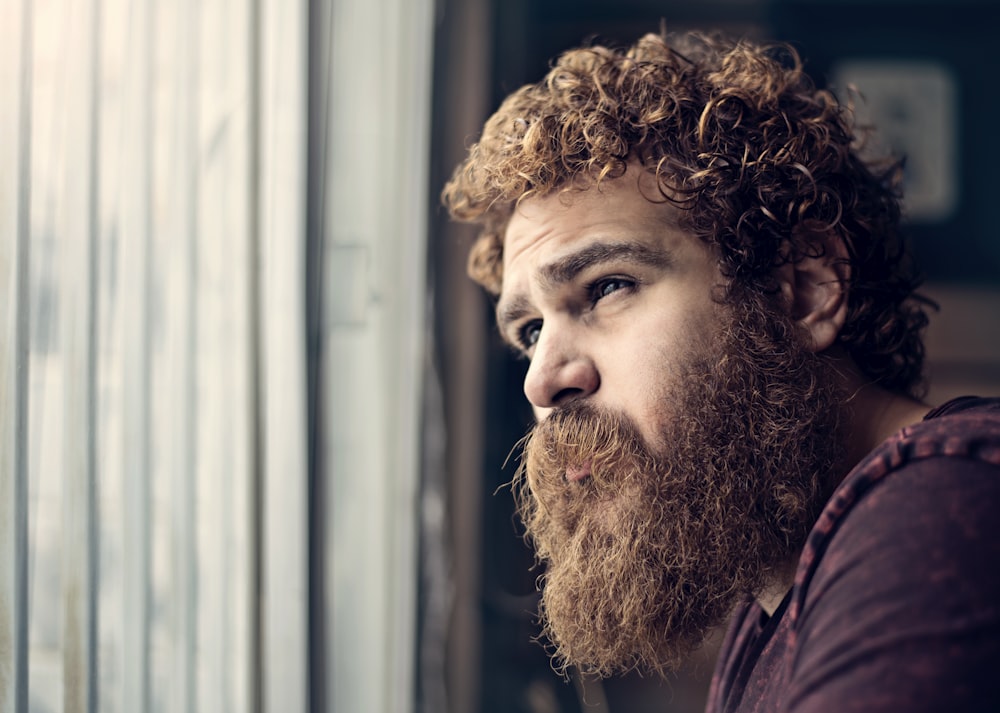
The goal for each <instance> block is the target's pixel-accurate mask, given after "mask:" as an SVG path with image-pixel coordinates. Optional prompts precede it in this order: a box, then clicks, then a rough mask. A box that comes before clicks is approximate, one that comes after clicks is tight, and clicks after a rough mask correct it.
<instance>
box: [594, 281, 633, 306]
mask: <svg viewBox="0 0 1000 713" xmlns="http://www.w3.org/2000/svg"><path fill="white" fill-rule="evenodd" d="M633 285H635V283H634V282H633V281H632V280H627V279H625V278H624V277H605V278H602V279H600V280H597V281H596V282H594V283H593V284H592V285H591V286H590V301H591V302H592V303H594V304H596V303H597V302H598V301H599V300H602V299H604V298H605V297H607V296H608V295H610V294H612V293H613V292H617V291H618V290H624V289H628V288H630V287H632V286H633Z"/></svg>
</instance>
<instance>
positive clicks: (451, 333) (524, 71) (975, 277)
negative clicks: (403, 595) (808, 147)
mask: <svg viewBox="0 0 1000 713" xmlns="http://www.w3.org/2000/svg"><path fill="white" fill-rule="evenodd" d="M998 9H1000V8H998V4H997V3H996V2H993V1H987V0H979V1H972V0H938V1H936V2H903V1H887V0H882V1H880V2H861V1H860V0H841V1H839V2H834V1H830V0H824V1H810V0H798V1H791V0H775V1H771V2H767V1H764V0H741V1H737V0H729V1H721V0H702V1H700V2H693V1H691V0H688V1H686V2H670V1H666V0H464V1H463V0H446V1H445V2H443V3H441V5H440V7H439V17H438V27H437V33H438V34H437V40H436V42H437V46H436V66H435V78H436V91H435V105H434V112H435V113H434V124H433V125H434V136H433V143H432V156H433V159H432V161H433V165H432V186H433V187H435V188H438V187H440V186H442V185H443V183H444V182H445V181H446V180H447V177H448V175H449V174H450V172H451V171H452V170H453V168H454V166H455V165H456V164H457V163H458V162H459V161H460V160H461V158H462V156H463V154H464V151H465V149H467V147H468V146H469V145H470V144H471V143H472V142H473V141H474V140H475V137H476V136H477V134H478V131H479V127H480V126H481V124H482V122H483V121H484V120H485V118H486V117H487V116H488V115H489V113H491V112H492V111H493V110H494V109H495V108H496V106H497V105H498V104H499V103H500V101H501V100H502V99H503V97H505V96H506V95H507V94H508V93H509V92H511V91H513V90H514V89H516V88H518V87H519V86H521V85H522V84H524V83H526V82H532V81H536V80H538V79H540V78H541V77H542V76H543V75H544V73H545V72H546V71H547V69H548V66H549V63H550V61H551V60H552V58H554V57H555V56H557V55H558V54H559V53H560V52H562V51H564V50H566V49H568V48H571V47H574V46H577V45H579V44H581V43H583V42H589V41H591V40H596V41H598V42H600V43H610V44H614V45H626V44H630V43H631V42H632V41H634V40H635V39H636V38H638V37H639V36H641V35H642V34H644V33H647V32H656V31H658V30H659V28H660V25H661V22H664V23H665V24H666V27H667V29H668V30H670V31H680V30H686V29H722V30H725V31H728V32H730V33H733V34H737V35H743V36H749V37H754V38H757V39H770V40H780V41H786V42H789V43H791V44H792V45H793V46H795V47H796V48H797V49H798V51H799V52H800V54H801V55H802V57H803V59H804V61H805V64H806V69H807V71H808V72H809V73H810V74H811V75H812V76H813V78H814V80H815V81H816V82H817V84H819V85H820V86H826V85H828V84H831V83H833V84H836V83H838V82H843V81H845V79H846V80H850V81H854V80H855V79H856V80H857V84H858V85H859V87H861V89H862V91H863V92H864V85H865V81H867V80H871V82H872V83H871V84H870V86H871V87H872V89H871V90H870V91H867V92H864V93H865V97H866V99H868V100H869V101H870V103H871V110H872V119H873V120H874V121H876V122H880V123H883V124H888V125H889V131H888V132H887V135H886V137H885V138H886V141H887V143H888V144H889V145H890V146H891V147H892V148H893V149H894V150H896V151H900V152H904V153H907V154H909V155H910V156H911V162H910V164H909V168H908V171H910V175H908V176H907V190H908V191H909V195H910V196H911V199H910V200H909V202H907V204H906V208H907V211H908V219H907V230H908V235H909V236H910V239H911V242H912V246H913V249H914V253H915V255H916V257H917V260H918V263H919V264H920V265H921V266H922V269H923V271H924V274H925V275H926V279H927V292H928V293H929V294H931V296H933V297H935V298H936V299H937V300H938V301H939V302H940V303H941V304H942V307H943V309H942V312H941V316H940V317H936V318H935V322H934V323H933V324H932V329H931V334H930V335H929V346H928V351H929V356H930V362H931V363H930V370H931V375H932V377H933V378H934V379H935V382H934V384H935V385H934V387H933V389H932V391H931V400H932V401H941V400H944V399H945V398H948V397H950V396H952V395H955V394H957V393H961V392H965V391H978V392H980V393H984V394H985V393H987V392H989V393H998V392H1000V356H998V354H1000V342H998V340H1000V337H998V336H997V335H998V334H1000V329H998V326H1000V298H998V289H1000V239H998V237H997V235H996V231H995V229H994V225H993V224H994V221H995V216H994V214H993V210H994V207H995V205H996V199H995V195H996V193H997V189H998V188H1000V180H998V178H997V174H996V172H995V167H996V166H997V165H1000V133H998V132H997V131H996V130H995V125H996V117H997V115H998V108H1000V98H998V96H1000V95H998V93H997V92H996V91H995V90H994V87H995V86H996V83H997V82H996V72H997V69H998V60H997V54H996V52H995V50H994V45H995V43H996V33H995V27H996V25H995V22H994V21H995V19H996V17H997V15H998V14H1000V13H998ZM435 220H436V224H435V225H432V231H431V235H432V236H434V238H433V243H432V244H433V248H434V249H433V253H432V256H431V260H432V278H433V285H434V294H435V313H436V337H437V340H436V345H437V352H438V353H437V360H438V364H439V369H440V374H441V380H442V386H443V393H444V412H445V417H446V423H447V430H448V434H449V435H448V447H447V464H446V465H447V468H446V471H447V473H448V482H447V486H446V487H447V489H448V493H447V494H448V500H449V503H450V516H449V520H448V527H449V533H450V535H449V541H448V543H447V545H448V551H449V553H450V563H449V568H450V570H451V586H450V589H449V592H448V594H449V597H450V602H451V604H450V608H449V614H448V617H447V624H446V626H444V628H442V625H438V629H437V630H435V628H434V626H433V625H431V624H428V623H427V621H426V620H425V622H424V625H423V629H422V632H421V635H422V636H423V637H424V640H425V641H426V640H428V639H433V638H434V637H437V638H438V639H440V640H441V641H443V642H444V643H445V645H446V652H447V653H446V656H445V660H444V663H443V664H439V665H441V666H443V671H441V674H442V675H443V677H444V688H445V691H446V696H445V697H444V698H435V699H434V700H445V699H446V700H447V709H448V710H449V711H451V712H452V713H472V712H479V713H494V712H495V713H501V712H502V713H556V712H559V713H576V712H582V711H602V710H612V711H618V712H625V713H653V712H654V711H655V712H657V713H666V712H668V711H673V712H678V713H679V712H684V713H687V712H688V711H698V710H701V709H702V706H703V698H704V694H705V691H706V687H707V681H708V678H709V677H710V675H711V669H712V657H713V655H714V648H713V645H711V644H710V645H709V646H707V647H706V650H705V651H704V652H702V653H700V654H699V655H698V656H696V657H695V659H693V660H692V661H691V662H690V665H689V667H688V668H687V669H686V670H685V671H682V672H681V673H680V674H679V675H678V676H677V677H676V678H675V679H673V680H671V681H667V682H660V681H657V680H654V679H650V678H641V677H638V676H628V677H624V678H619V679H612V680H609V681H605V682H603V684H596V683H594V682H588V683H587V684H586V685H583V684H581V682H579V681H570V682H564V681H563V680H561V679H560V678H558V677H557V676H555V675H554V674H553V673H552V671H551V670H550V668H549V662H548V659H547V657H546V655H545V653H544V651H543V649H542V647H541V646H540V645H538V644H536V643H533V642H532V641H531V638H532V636H533V635H534V634H535V629H534V622H533V618H532V612H533V609H534V606H535V597H536V594H535V586H534V581H535V577H536V576H537V574H538V572H537V571H536V570H533V569H532V563H533V558H532V555H531V553H530V551H529V550H528V549H527V548H526V547H525V546H524V544H523V543H522V541H521V540H520V538H519V536H518V531H517V526H516V523H515V521H514V519H513V515H512V503H511V497H510V493H509V490H508V489H507V488H506V487H504V485H505V483H507V482H509V481H510V479H511V477H512V475H513V472H514V468H515V466H516V458H510V459H509V460H508V454H509V453H510V450H511V447H512V445H513V444H514V443H515V442H516V441H517V440H518V438H520V437H521V436H522V435H523V434H524V432H525V430H526V429H527V428H528V426H529V425H530V422H531V414H530V411H529V410H528V408H527V405H526V403H525V400H524V398H523V396H522V393H521V382H522V379H523V370H524V368H525V365H524V363H522V362H517V361H515V360H513V359H512V358H511V357H510V356H509V354H508V352H507V351H506V350H505V349H504V348H503V347H502V346H501V345H500V342H499V339H498V338H497V337H496V335H495V332H494V330H493V328H492V323H491V322H492V306H491V305H490V303H489V300H488V299H487V298H486V297H485V296H484V295H482V294H481V293H480V292H479V291H478V289H477V288H475V287H474V286H473V285H471V284H470V283H469V282H468V281H467V280H466V278H465V277H464V263H465V255H466V251H467V249H468V245H469V241H470V240H471V238H472V232H471V231H470V230H469V229H468V228H467V227H465V226H455V225H451V224H449V223H448V221H447V220H446V217H445V216H444V214H443V211H441V210H438V211H437V212H436V218H435ZM505 463H506V465H505ZM426 599H427V595H426V593H425V601H424V604H425V605H426ZM421 665H422V666H423V670H422V672H421V678H420V680H421V682H422V683H421V685H422V691H421V697H422V700H424V701H425V709H427V710H431V709H430V708H427V705H426V701H427V700H428V690H427V689H428V687H429V686H431V685H432V684H428V683H427V681H428V680H431V678H432V677H429V676H428V673H429V670H428V665H427V662H426V660H425V659H422V664H421ZM584 689H586V690H584ZM584 694H585V695H584ZM584 698H585V699H586V701H587V703H588V705H587V707H583V706H582V704H581V700H583V699H584Z"/></svg>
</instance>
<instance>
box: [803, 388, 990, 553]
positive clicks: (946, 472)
mask: <svg viewBox="0 0 1000 713" xmlns="http://www.w3.org/2000/svg"><path fill="white" fill-rule="evenodd" d="M972 473H979V474H986V475H985V477H986V481H985V483H984V485H985V486H986V487H991V486H994V487H997V488H1000V398H980V397H961V398H958V399H953V400H952V401H949V402H948V403H946V404H944V405H942V406H939V407H937V408H935V409H933V410H932V411H931V412H930V413H928V415H927V417H926V418H925V419H924V420H923V421H921V422H919V423H916V424H913V425H910V426H907V427H906V428H903V429H902V430H900V431H899V432H898V433H896V434H894V435H893V436H892V437H890V438H888V439H887V440H885V441H884V442H882V443H881V444H880V445H879V446H878V447H877V448H875V450H873V451H872V452H871V453H869V454H868V456H867V457H866V458H865V459H864V460H862V461H861V463H859V464H858V465H857V466H856V467H855V468H854V469H853V470H852V471H851V472H850V473H849V474H848V475H847V477H846V478H844V480H843V482H842V483H841V484H840V485H839V487H838V488H837V490H836V492H835V493H834V495H833V497H831V498H830V500H829V502H828V503H827V505H826V507H825V508H824V510H823V512H822V514H821V515H820V517H819V519H818V520H817V522H816V525H815V527H814V529H813V532H812V534H811V535H810V538H809V542H808V544H807V547H806V552H805V553H804V557H805V559H806V560H809V559H810V558H815V557H817V556H819V555H821V554H822V551H823V550H824V549H825V547H826V544H827V542H828V540H829V539H830V538H831V537H832V536H833V535H834V533H835V532H836V531H837V530H838V529H839V528H841V527H843V526H844V524H845V523H847V522H850V523H852V524H856V525H859V526H864V527H868V526H869V525H868V524H863V523H856V520H858V519H859V518H860V517H861V514H860V513H867V514H869V515H873V516H875V517H877V518H879V519H880V520H884V519H885V518H889V520H891V521H897V520H899V519H900V518H899V517H898V515H897V514H895V513H898V512H899V511H898V506H899V503H896V502H894V500H895V498H896V497H900V498H903V499H904V500H905V501H906V503H908V504H909V506H910V507H907V508H905V509H906V510H908V511H912V506H914V505H918V504H919V503H918V501H919V496H920V495H921V493H923V494H925V495H926V494H933V493H934V491H936V490H937V489H939V488H941V487H955V488H956V489H955V491H954V495H956V496H957V497H962V496H963V495H968V493H969V488H968V487H962V486H963V483H965V481H967V480H968V479H969V478H971V477H972V475H971V474H972ZM965 485H969V483H965ZM935 502H936V501H932V502H929V503H926V504H928V505H931V506H933V505H934V503H935ZM881 508H886V509H887V510H889V512H884V513H872V512H871V511H872V510H873V509H875V510H878V509H881ZM895 524H897V525H898V524H905V523H898V522H897V523H895ZM810 550H811V551H812V552H810Z"/></svg>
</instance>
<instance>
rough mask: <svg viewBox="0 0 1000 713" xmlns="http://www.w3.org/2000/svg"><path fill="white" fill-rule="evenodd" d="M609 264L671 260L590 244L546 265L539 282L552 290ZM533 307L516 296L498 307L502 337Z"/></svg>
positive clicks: (657, 253)
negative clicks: (588, 269) (604, 264)
mask: <svg viewBox="0 0 1000 713" xmlns="http://www.w3.org/2000/svg"><path fill="white" fill-rule="evenodd" d="M612 260H625V261H627V262H633V263H637V264H640V265H648V266H650V267H659V268H662V267H667V266H669V265H670V264H671V263H672V262H673V258H672V257H671V255H670V253H669V252H668V251H666V250H662V249H658V248H653V247H650V246H648V245H644V244H642V243H603V242H601V243H592V244H590V245H588V246H586V247H584V248H581V249H580V250H577V251H576V252H573V253H570V254H569V255H564V256H563V257H561V258H559V259H558V260H555V261H554V262H551V263H549V264H548V265H545V266H543V267H542V268H541V270H540V273H541V276H542V281H543V283H544V285H545V287H546V288H547V289H553V288H555V287H558V286H560V285H564V284H566V283H567V282H570V281H572V280H573V279H574V278H575V277H576V276H577V275H579V274H580V273H581V272H583V271H584V270H586V269H587V268H589V267H591V266H593V265H599V264H601V263H604V262H610V261H612ZM531 312H532V306H531V303H530V302H529V301H528V299H527V298H526V297H524V296H523V295H518V296H515V297H512V298H511V299H510V300H507V301H501V302H500V303H499V304H498V305H497V310H496V320H497V327H498V328H499V330H500V332H501V334H503V333H504V330H505V329H506V327H507V325H509V324H511V323H513V322H517V321H518V320H520V319H521V318H522V317H524V316H525V315H526V314H531Z"/></svg>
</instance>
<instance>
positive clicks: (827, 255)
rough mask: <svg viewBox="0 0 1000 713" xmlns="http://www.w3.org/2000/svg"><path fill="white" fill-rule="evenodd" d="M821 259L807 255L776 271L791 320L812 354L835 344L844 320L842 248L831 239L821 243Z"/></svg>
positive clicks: (846, 269)
mask: <svg viewBox="0 0 1000 713" xmlns="http://www.w3.org/2000/svg"><path fill="white" fill-rule="evenodd" d="M817 247H822V248H823V251H822V254H820V255H818V256H817V255H814V254H813V253H809V254H807V255H806V256H805V257H802V258H801V259H799V260H798V261H796V262H789V263H787V264H785V265H782V266H781V267H780V268H778V271H777V277H778V282H779V284H780V286H781V294H782V296H783V297H784V299H785V304H786V305H787V306H788V307H787V308H788V311H789V314H790V315H791V317H792V318H793V319H794V320H795V321H796V322H798V323H799V324H800V325H801V326H802V327H803V328H805V330H806V331H807V332H808V333H809V336H810V339H811V342H812V350H813V351H814V352H816V353H819V352H822V351H825V350H826V349H829V348H830V347H831V346H833V344H834V342H836V341H837V335H838V334H840V330H841V329H842V328H843V326H844V322H845V321H846V319H847V284H848V280H849V279H850V276H851V275H850V266H849V265H848V264H847V259H846V258H847V252H846V250H845V248H844V244H843V243H842V242H841V241H840V240H839V239H837V238H836V237H834V236H829V237H828V238H827V239H825V240H822V242H821V244H819V245H817Z"/></svg>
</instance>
